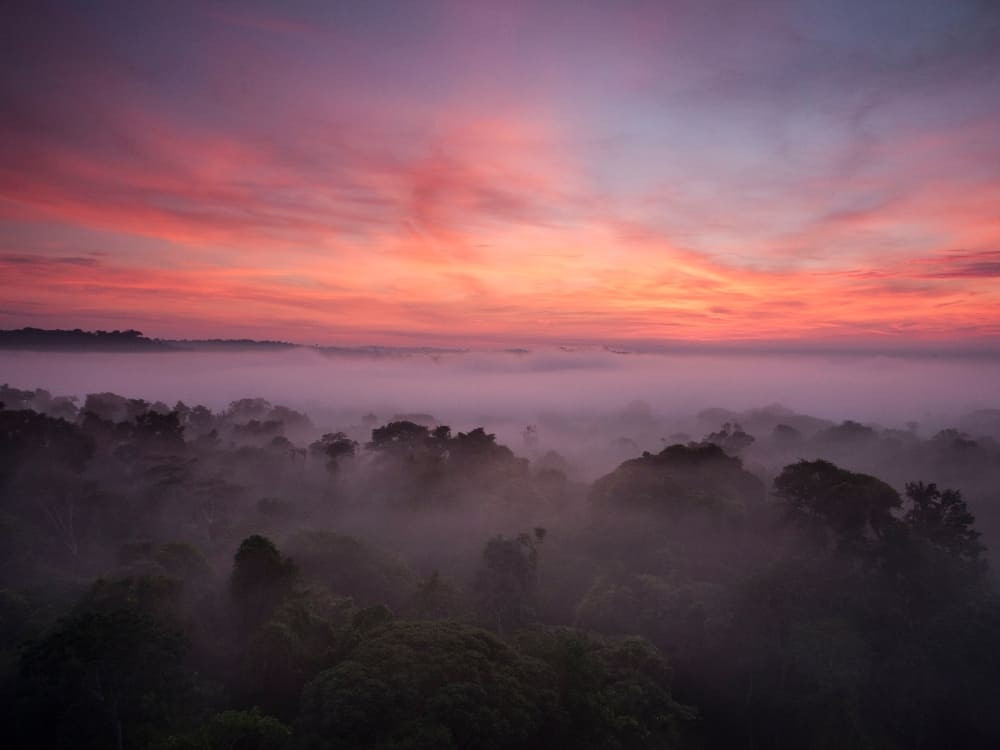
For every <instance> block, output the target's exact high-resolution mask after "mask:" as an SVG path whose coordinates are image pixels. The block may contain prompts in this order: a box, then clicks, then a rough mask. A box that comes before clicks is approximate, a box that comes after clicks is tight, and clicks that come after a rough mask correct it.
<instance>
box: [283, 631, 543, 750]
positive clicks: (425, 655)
mask: <svg viewBox="0 0 1000 750" xmlns="http://www.w3.org/2000/svg"><path fill="white" fill-rule="evenodd" d="M555 703H556V690H555V685H554V680H553V677H552V674H551V672H550V671H549V670H548V669H547V668H546V667H545V666H544V665H543V664H542V663H541V662H539V661H538V660H536V659H532V658H530V657H526V656H523V655H521V654H520V653H518V652H517V651H516V650H514V649H513V648H511V647H510V646H508V645H507V644H505V643H504V642H503V641H501V640H499V639H498V638H497V637H496V636H494V635H492V634H490V633H488V632H486V631H484V630H480V629H478V628H473V627H470V626H467V625H460V624H458V623H455V622H448V621H436V622H406V621H398V620H397V621H393V622H389V623H385V624H382V625H378V626H375V627H374V628H372V629H371V630H368V631H367V632H365V633H362V634H359V638H358V640H357V644H356V645H355V646H354V647H353V648H352V649H351V650H350V651H349V652H348V653H347V655H346V657H345V658H344V659H343V661H341V662H340V663H338V664H337V665H336V666H335V667H333V668H331V669H328V670H326V671H324V672H322V673H320V674H319V675H318V676H317V677H316V679H314V680H313V681H312V682H310V683H309V684H308V685H306V687H305V690H304V691H303V693H302V704H301V710H300V711H299V717H298V721H297V722H296V732H297V734H298V735H299V736H300V739H301V742H302V745H303V746H304V747H307V748H312V749H314V750H327V749H330V750H333V749H334V748H336V749H340V748H353V747H365V748H373V749H375V750H389V748H393V749H394V750H395V749H397V748H427V749H428V750H430V749H431V748H442V749H447V748H455V749H456V750H457V749H458V748H471V747H476V748H483V749H484V750H504V749H506V748H510V749H511V750H513V748H526V747H527V748H530V747H541V745H540V744H539V742H538V740H539V739H540V734H541V730H542V728H543V726H544V724H545V722H546V720H547V718H548V717H549V716H550V715H551V713H552V712H553V710H554V709H555Z"/></svg>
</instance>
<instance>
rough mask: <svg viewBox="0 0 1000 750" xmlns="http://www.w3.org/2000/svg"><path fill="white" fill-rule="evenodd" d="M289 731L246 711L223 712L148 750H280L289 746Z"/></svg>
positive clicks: (282, 725)
mask: <svg viewBox="0 0 1000 750" xmlns="http://www.w3.org/2000/svg"><path fill="white" fill-rule="evenodd" d="M291 737H292V731H291V729H289V728H288V727H287V726H286V725H285V724H282V723H281V722H280V721H278V720H277V719H275V718H274V717H273V716H267V715H265V714H262V713H261V712H260V710H258V709H256V708H254V709H252V710H250V711H223V712H222V713H219V714H216V715H215V716H213V717H211V718H210V719H209V720H208V721H206V722H205V723H204V724H203V725H202V726H201V727H200V728H199V729H198V730H197V731H195V732H191V733H190V734H184V735H171V736H170V737H166V738H164V739H161V740H159V741H157V742H154V743H153V744H152V745H150V746H149V747H148V750H281V749H282V748H285V747H289V745H290V742H291Z"/></svg>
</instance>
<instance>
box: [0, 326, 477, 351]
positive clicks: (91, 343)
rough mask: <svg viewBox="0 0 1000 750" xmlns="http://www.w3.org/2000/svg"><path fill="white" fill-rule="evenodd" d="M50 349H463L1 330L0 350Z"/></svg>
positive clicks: (39, 330)
mask: <svg viewBox="0 0 1000 750" xmlns="http://www.w3.org/2000/svg"><path fill="white" fill-rule="evenodd" d="M4 349H5V350H23V351H50V352H59V351H61V352H87V351H90V352H184V351H188V352H190V351H247V350H254V351H260V350H263V351H287V350H291V349H308V350H310V351H314V352H317V353H319V354H322V355H324V356H328V357H342V356H355V357H407V356H411V355H427V356H431V357H434V356H438V355H443V354H462V353H464V352H466V351H467V350H466V349H446V348H438V347H430V346H416V347H393V346H316V345H308V344H295V343H292V342H289V341H257V340H255V339H151V338H148V337H146V336H144V335H143V334H142V332H141V331H137V330H135V329H133V328H130V329H128V330H125V331H118V330H115V331H84V330H81V329H79V328H74V329H73V330H47V329H44V328H18V329H14V330H0V350H4Z"/></svg>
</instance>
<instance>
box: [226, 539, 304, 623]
mask: <svg viewBox="0 0 1000 750" xmlns="http://www.w3.org/2000/svg"><path fill="white" fill-rule="evenodd" d="M297 576H298V568H296V566H295V564H294V563H293V562H292V561H291V560H289V559H288V558H286V557H284V556H282V554H281V553H280V552H279V551H278V548H277V547H275V546H274V542H272V541H271V540H270V539H268V538H267V537H263V536H260V535H257V534H255V535H253V536H251V537H247V538H246V539H244V540H243V543H242V544H240V548H239V550H237V552H236V556H235V558H234V560H233V574H232V577H231V578H230V583H229V588H230V591H231V592H232V597H233V603H234V604H235V606H236V610H237V612H238V613H239V616H240V620H241V622H242V623H243V625H244V627H252V626H255V625H257V624H259V623H261V622H263V621H264V620H266V619H267V618H268V617H269V616H270V615H271V613H272V612H273V611H274V609H275V608H276V607H277V606H278V605H279V604H281V602H282V601H283V600H284V599H285V598H286V597H288V596H289V595H290V594H291V591H292V586H293V585H294V583H295V580H296V577H297Z"/></svg>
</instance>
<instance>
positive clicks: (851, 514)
mask: <svg viewBox="0 0 1000 750" xmlns="http://www.w3.org/2000/svg"><path fill="white" fill-rule="evenodd" d="M774 490H775V494H776V495H777V497H778V498H779V500H780V501H781V502H782V504H783V505H784V507H785V508H786V510H787V512H788V514H789V516H790V517H791V518H792V519H794V520H795V521H796V522H798V523H801V524H803V525H805V526H808V527H809V528H810V529H812V530H819V531H821V532H822V531H829V532H832V535H833V539H834V540H835V541H836V542H838V543H840V544H855V543H859V542H861V541H863V540H864V539H866V538H872V537H874V538H878V537H880V536H882V534H883V533H885V531H886V529H887V527H888V526H889V525H890V524H891V523H892V521H893V516H892V512H893V511H894V510H895V509H897V508H899V507H900V505H901V504H902V501H901V500H900V497H899V493H898V492H896V491H895V490H894V489H893V488H892V487H890V486H889V485H887V484H886V483H885V482H882V481H881V480H878V479H876V478H875V477H872V476H869V475H867V474H859V473H855V472H851V471H847V470H845V469H841V468H840V467H838V466H835V465H834V464H832V463H830V462H829V461H823V460H817V461H799V462H798V463H797V464H792V465H791V466H786V467H785V468H784V469H783V470H782V472H781V474H780V475H779V476H778V478H777V479H775V480H774Z"/></svg>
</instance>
